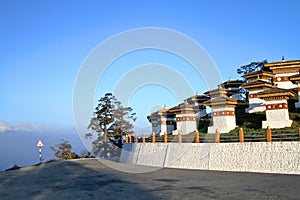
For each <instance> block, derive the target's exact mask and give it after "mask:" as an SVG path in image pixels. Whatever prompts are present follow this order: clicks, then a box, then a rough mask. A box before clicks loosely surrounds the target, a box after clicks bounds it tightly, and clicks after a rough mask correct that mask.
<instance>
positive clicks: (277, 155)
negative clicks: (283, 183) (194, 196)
mask: <svg viewBox="0 0 300 200" xmlns="http://www.w3.org/2000/svg"><path fill="white" fill-rule="evenodd" d="M120 162H124V163H130V164H137V165H145V166H155V167H169V168H185V169H201V170H220V171H242V172H263V173H283V174H300V142H270V143H267V142H246V143H199V144H196V143H181V144H180V143H137V144H125V145H124V148H123V150H122V154H121V157H120Z"/></svg>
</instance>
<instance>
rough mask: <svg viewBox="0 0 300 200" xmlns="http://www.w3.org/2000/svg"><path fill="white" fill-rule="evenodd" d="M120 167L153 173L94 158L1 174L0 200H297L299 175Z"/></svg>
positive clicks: (299, 185) (299, 188)
mask: <svg viewBox="0 0 300 200" xmlns="http://www.w3.org/2000/svg"><path fill="white" fill-rule="evenodd" d="M114 165H116V166H117V165H118V164H116V163H114ZM122 167H125V168H127V169H130V170H131V171H135V172H138V171H139V170H140V171H143V170H149V171H152V172H148V173H125V172H121V171H118V170H115V169H112V168H109V167H107V166H106V165H105V164H102V163H100V162H99V161H98V160H97V159H84V160H76V161H59V162H52V163H48V164H42V165H39V166H32V167H24V168H21V169H18V170H12V171H6V172H0V199H34V200H38V199H51V200H53V199H54V200H58V199H101V200H105V199H143V200H145V199H300V176H297V175H280V174H259V173H233V172H217V171H200V170H182V169H156V168H147V167H137V166H132V165H124V164H122Z"/></svg>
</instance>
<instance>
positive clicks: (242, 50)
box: [0, 0, 300, 131]
mask: <svg viewBox="0 0 300 200" xmlns="http://www.w3.org/2000/svg"><path fill="white" fill-rule="evenodd" d="M299 9H300V2H299V1H297V0H295V1H292V0H288V1H285V2H283V1H267V0H262V1H247V0H245V1H174V0H172V1H155V0H153V1H92V0H91V1H79V0H77V1H71V0H70V1H65V0H63V1H55V0H51V1H5V0H3V1H0V19H1V20H0V36H1V37H0V44H1V45H0V52H1V54H0V91H1V98H0V122H1V123H2V126H4V125H5V127H17V126H19V124H21V126H20V129H22V128H23V129H25V128H24V126H26V125H28V127H29V128H28V129H30V127H31V128H32V127H33V128H32V130H33V131H36V130H37V128H36V127H41V129H45V128H48V129H53V131H56V130H57V129H60V130H61V128H65V129H66V130H69V129H71V130H73V129H72V127H74V122H73V112H72V94H73V87H74V82H75V80H76V75H77V73H78V71H79V69H80V66H81V65H82V63H83V62H84V60H85V59H86V58H87V57H88V55H89V54H90V52H91V51H92V50H93V49H94V48H95V47H96V46H97V45H98V44H100V43H101V42H103V41H104V40H106V39H108V38H110V37H111V36H113V35H116V34H118V33H120V32H123V31H127V30H131V29H135V28H143V27H161V28H167V29H171V30H175V31H178V32H181V33H183V34H185V35H187V36H189V37H191V38H193V39H194V40H195V41H196V42H198V43H199V44H200V45H201V46H202V47H203V48H204V49H205V50H206V51H207V53H208V54H209V55H210V57H211V58H212V60H213V61H214V62H215V64H216V65H217V67H218V69H219V71H220V73H221V76H222V79H223V80H224V81H225V80H227V79H228V78H229V77H230V76H231V77H232V78H239V76H238V75H237V74H236V69H237V68H238V67H239V66H241V65H244V64H248V63H250V62H252V61H260V60H263V59H267V60H268V61H269V62H271V61H279V60H280V59H281V56H283V55H284V56H285V58H286V59H287V60H290V59H299V58H300V56H299V52H300V37H299V35H300V28H299V22H300V14H299ZM151 62H152V63H162V64H166V65H168V66H170V67H173V68H174V70H175V71H176V72H178V73H180V74H181V75H182V76H184V77H185V78H186V79H188V80H189V82H190V85H191V87H192V89H193V92H194V93H196V92H197V91H198V92H201V93H202V92H205V91H206V89H207V88H206V86H205V85H204V83H203V81H202V80H201V77H199V76H197V75H196V74H195V73H194V72H193V69H192V68H191V67H190V66H189V65H188V63H186V62H185V61H184V60H182V59H179V58H178V57H176V56H174V55H171V54H168V53H166V52H158V51H154V50H153V51H151V50H148V51H141V52H133V53H132V54H129V55H126V56H124V57H122V58H120V59H119V60H117V61H116V62H114V63H113V65H112V66H111V67H110V68H109V70H110V71H109V70H108V71H107V72H106V74H105V75H104V76H103V77H102V78H101V80H100V82H99V85H98V88H97V91H96V96H101V95H103V94H104V93H105V92H110V91H111V90H113V89H114V87H115V84H116V83H117V82H118V80H120V78H121V77H122V76H123V75H124V73H126V70H127V71H130V70H131V69H134V68H135V67H137V66H138V65H142V64H145V63H151ZM121 66H126V67H125V68H122V70H123V71H122V70H120V68H121ZM96 98H97V97H96ZM177 103H178V101H177V99H176V98H175V97H174V95H173V94H172V92H170V91H169V90H168V88H164V87H162V86H159V85H148V86H145V87H141V88H139V90H137V91H133V95H132V96H131V99H130V102H129V104H130V106H131V107H133V108H134V110H135V111H136V112H137V113H138V117H139V119H140V121H138V123H140V124H141V125H142V126H144V125H146V120H145V117H146V116H145V115H146V114H147V113H148V112H150V111H151V110H152V109H153V106H155V105H161V106H163V105H164V104H167V105H168V106H170V107H171V106H174V105H175V104H177ZM3 124H4V125H3ZM6 129H7V128H6ZM11 129H12V128H11ZM28 129H26V130H28ZM0 130H1V129H0ZM3 130H5V129H4V128H3ZM15 130H18V129H17V128H15Z"/></svg>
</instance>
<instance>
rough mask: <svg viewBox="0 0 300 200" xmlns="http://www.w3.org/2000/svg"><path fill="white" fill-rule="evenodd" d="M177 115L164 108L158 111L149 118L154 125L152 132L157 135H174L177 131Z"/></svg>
mask: <svg viewBox="0 0 300 200" xmlns="http://www.w3.org/2000/svg"><path fill="white" fill-rule="evenodd" d="M174 117H175V114H174V113H172V112H170V111H169V109H168V108H167V107H166V106H164V108H163V109H161V110H158V111H156V112H154V113H152V114H151V115H150V116H148V117H147V118H148V120H149V122H150V123H151V124H152V132H154V133H156V134H157V135H164V133H165V132H166V133H167V134H172V131H173V130H174V129H175V120H174Z"/></svg>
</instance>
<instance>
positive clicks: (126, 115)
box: [86, 93, 136, 158]
mask: <svg viewBox="0 0 300 200" xmlns="http://www.w3.org/2000/svg"><path fill="white" fill-rule="evenodd" d="M98 102H99V103H98V105H97V107H96V108H95V110H96V111H95V112H94V117H92V119H91V121H90V124H89V126H88V128H89V129H91V130H93V132H92V133H88V134H86V137H87V138H92V137H93V135H94V133H96V134H97V138H96V139H95V140H94V141H93V142H92V147H93V150H92V151H93V153H94V155H96V156H100V157H104V158H107V157H115V156H119V154H120V148H122V137H123V136H124V135H126V134H132V133H133V131H132V129H133V122H134V121H135V120H136V118H135V113H132V108H130V107H123V106H122V105H121V102H120V101H118V100H117V99H116V98H115V96H113V95H112V94H111V93H107V94H105V95H104V97H102V98H100V99H99V101H98Z"/></svg>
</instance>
